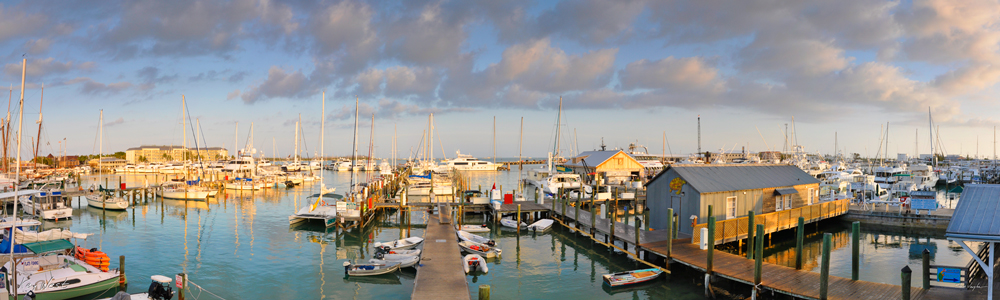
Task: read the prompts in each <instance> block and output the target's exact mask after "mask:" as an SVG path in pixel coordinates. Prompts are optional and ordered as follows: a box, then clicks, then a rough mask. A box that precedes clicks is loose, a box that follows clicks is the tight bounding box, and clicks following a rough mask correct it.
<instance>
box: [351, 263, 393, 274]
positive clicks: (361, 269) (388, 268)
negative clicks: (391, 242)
mask: <svg viewBox="0 0 1000 300" xmlns="http://www.w3.org/2000/svg"><path fill="white" fill-rule="evenodd" d="M399 265H400V263H399V262H386V263H384V264H352V263H351V262H349V261H345V262H344V273H347V275H349V276H375V275H382V274H387V273H392V272H395V271H396V270H399Z"/></svg>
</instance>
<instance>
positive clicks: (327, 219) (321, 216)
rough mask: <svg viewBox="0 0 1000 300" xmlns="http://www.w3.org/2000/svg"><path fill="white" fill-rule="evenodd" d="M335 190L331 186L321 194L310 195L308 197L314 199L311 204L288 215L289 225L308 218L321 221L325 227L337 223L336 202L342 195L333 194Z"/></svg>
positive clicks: (341, 198) (342, 197)
mask: <svg viewBox="0 0 1000 300" xmlns="http://www.w3.org/2000/svg"><path fill="white" fill-rule="evenodd" d="M335 190H336V188H333V189H331V190H329V191H328V192H326V193H324V194H323V195H322V196H320V195H319V194H316V195H312V196H311V197H310V198H315V199H316V200H315V201H313V204H310V205H307V206H305V207H302V208H300V209H299V211H297V212H295V214H294V215H291V216H288V224H289V225H291V224H296V223H300V222H305V221H308V220H316V221H321V222H323V225H325V226H326V227H331V226H333V225H334V224H337V216H338V215H337V205H336V203H337V201H340V200H343V199H344V196H342V195H338V194H334V193H333V191H335Z"/></svg>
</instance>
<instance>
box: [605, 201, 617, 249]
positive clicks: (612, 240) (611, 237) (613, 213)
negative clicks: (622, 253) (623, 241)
mask: <svg viewBox="0 0 1000 300" xmlns="http://www.w3.org/2000/svg"><path fill="white" fill-rule="evenodd" d="M609 211H610V212H611V220H610V221H611V223H610V224H611V233H610V234H608V235H609V238H608V241H607V243H608V244H610V245H614V244H615V223H616V222H615V219H617V216H616V214H618V201H615V202H612V203H611V209H609Z"/></svg>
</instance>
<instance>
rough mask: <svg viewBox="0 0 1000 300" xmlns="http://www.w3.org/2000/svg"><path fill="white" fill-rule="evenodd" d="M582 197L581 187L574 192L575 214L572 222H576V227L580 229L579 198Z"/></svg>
mask: <svg viewBox="0 0 1000 300" xmlns="http://www.w3.org/2000/svg"><path fill="white" fill-rule="evenodd" d="M582 197H583V188H580V192H578V193H576V214H574V215H573V222H574V223H576V229H580V199H581V198H582Z"/></svg>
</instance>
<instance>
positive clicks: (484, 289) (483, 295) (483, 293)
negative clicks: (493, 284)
mask: <svg viewBox="0 0 1000 300" xmlns="http://www.w3.org/2000/svg"><path fill="white" fill-rule="evenodd" d="M479 300H490V285H489V284H483V285H480V286H479Z"/></svg>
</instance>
